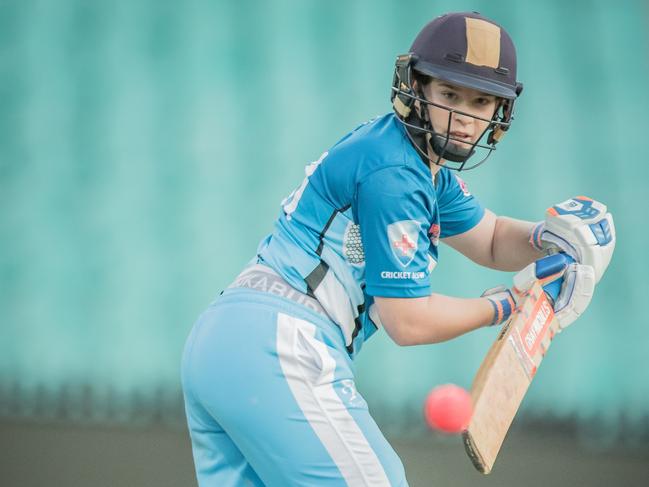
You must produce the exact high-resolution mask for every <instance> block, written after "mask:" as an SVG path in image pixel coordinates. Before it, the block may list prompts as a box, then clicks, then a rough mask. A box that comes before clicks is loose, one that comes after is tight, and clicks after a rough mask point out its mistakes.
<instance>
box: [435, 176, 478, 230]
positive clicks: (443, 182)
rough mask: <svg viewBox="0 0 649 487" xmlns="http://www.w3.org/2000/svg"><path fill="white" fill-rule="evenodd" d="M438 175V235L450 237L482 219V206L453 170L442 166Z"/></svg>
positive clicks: (469, 228)
mask: <svg viewBox="0 0 649 487" xmlns="http://www.w3.org/2000/svg"><path fill="white" fill-rule="evenodd" d="M438 177H439V180H438V186H437V201H438V206H439V220H440V227H441V233H440V237H441V238H445V237H452V236H453V235H458V234H460V233H464V232H466V231H468V230H471V229H472V228H473V227H475V226H476V225H477V224H478V223H479V222H480V220H482V217H483V216H484V207H483V206H482V205H481V204H480V202H479V201H478V199H477V198H476V197H475V196H473V195H472V194H471V192H470V191H469V188H468V186H467V184H466V183H465V182H464V181H463V180H462V178H460V176H458V175H457V174H455V172H453V171H451V170H449V169H446V168H442V169H441V170H440V171H439V173H438Z"/></svg>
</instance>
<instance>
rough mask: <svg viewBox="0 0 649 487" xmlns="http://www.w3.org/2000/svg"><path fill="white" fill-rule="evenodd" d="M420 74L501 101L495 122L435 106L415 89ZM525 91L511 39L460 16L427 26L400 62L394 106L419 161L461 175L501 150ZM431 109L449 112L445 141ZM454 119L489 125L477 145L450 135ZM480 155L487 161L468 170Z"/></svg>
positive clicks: (485, 22)
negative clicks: (457, 116) (498, 147)
mask: <svg viewBox="0 0 649 487" xmlns="http://www.w3.org/2000/svg"><path fill="white" fill-rule="evenodd" d="M476 25H477V27H479V28H476ZM485 27H486V29H485ZM485 31H487V33H488V34H490V35H488V34H484V32H485ZM476 53H478V54H476ZM501 63H502V64H501ZM415 73H417V74H421V75H424V76H427V77H432V78H436V79H439V80H442V81H446V82H448V83H449V84H451V85H455V86H460V87H466V88H471V89H475V90H477V91H480V92H483V93H486V94H489V95H493V96H496V97H497V99H498V100H499V103H498V105H497V107H496V110H495V111H494V114H493V116H492V117H491V119H484V118H481V117H478V116H475V115H472V114H470V113H466V112H461V111H459V110H454V109H451V108H449V107H447V106H444V105H441V104H438V103H434V102H432V101H429V100H427V99H426V97H425V95H424V93H423V90H422V87H421V85H418V86H417V87H415V83H414V81H415ZM522 90H523V85H522V84H521V83H518V82H516V54H515V51H514V46H513V43H512V41H511V39H510V38H509V36H508V35H507V33H506V32H505V31H504V30H502V29H501V28H500V27H499V26H497V25H496V24H494V23H492V22H491V21H489V20H487V19H485V18H484V17H482V16H481V15H479V14H476V13H455V14H447V15H444V16H441V17H438V18H437V19H435V20H433V21H432V22H430V23H429V24H428V25H426V26H425V27H424V29H423V30H422V31H421V32H420V33H419V35H418V36H417V39H415V42H414V44H413V45H412V47H411V49H410V52H409V53H408V54H403V55H401V56H398V57H397V60H396V64H395V70H394V78H393V82H392V93H391V100H392V104H393V108H394V111H395V113H396V115H397V119H398V120H399V122H400V123H401V124H403V125H404V128H405V129H406V134H407V135H408V138H409V139H410V141H411V143H412V144H413V146H414V147H415V149H417V151H418V152H419V153H420V155H421V156H422V157H423V158H424V159H425V160H428V161H429V162H431V163H434V164H442V162H443V161H445V162H444V165H445V166H446V167H448V168H450V169H454V170H458V171H462V170H468V169H473V168H475V167H477V166H479V165H480V164H482V163H483V162H485V161H486V160H487V158H488V157H489V156H490V155H491V153H492V152H493V151H494V150H495V149H496V144H497V143H498V142H499V141H500V139H501V138H502V137H503V135H504V134H505V132H506V131H507V130H508V129H509V127H510V125H511V121H512V119H513V116H512V115H513V108H514V101H515V100H516V98H517V97H518V95H520V93H521V92H522ZM429 106H433V107H436V108H439V109H442V110H446V111H448V123H447V126H446V132H445V135H444V134H439V133H437V132H436V131H435V130H434V128H433V126H432V123H431V120H430V117H429V113H428V107H429ZM454 114H460V115H463V116H467V117H471V118H473V119H475V120H480V121H482V122H487V127H486V129H485V130H484V131H483V133H482V134H480V136H479V137H478V138H477V139H476V141H475V142H473V143H468V142H467V141H465V140H462V139H458V138H455V137H453V136H451V135H450V134H451V122H452V120H453V116H454ZM485 135H486V136H487V137H486V141H485V142H482V140H483V138H484V137H485ZM429 148H430V149H432V155H431V151H429ZM476 149H478V150H479V151H480V152H481V153H482V154H483V156H482V157H479V158H478V160H477V162H475V163H473V164H467V161H468V159H469V158H470V157H471V156H473V155H474V154H475V153H476Z"/></svg>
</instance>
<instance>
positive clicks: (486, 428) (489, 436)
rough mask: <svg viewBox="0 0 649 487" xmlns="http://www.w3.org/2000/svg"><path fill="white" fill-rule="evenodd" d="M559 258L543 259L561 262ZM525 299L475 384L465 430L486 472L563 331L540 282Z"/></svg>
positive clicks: (466, 442)
mask: <svg viewBox="0 0 649 487" xmlns="http://www.w3.org/2000/svg"><path fill="white" fill-rule="evenodd" d="M559 255H560V254H557V256H559ZM561 255H563V254H561ZM557 256H551V257H546V258H545V259H541V261H543V260H546V259H554V261H557ZM558 258H559V259H561V257H558ZM541 261H539V262H541ZM537 269H538V266H537ZM555 288H556V286H555ZM520 303H521V304H520V306H519V309H518V311H516V312H515V314H514V316H513V318H512V319H511V320H510V321H509V322H508V323H507V324H506V325H505V326H504V327H503V329H502V330H501V332H500V334H499V335H498V337H497V338H496V341H495V342H494V343H493V345H492V346H491V348H490V349H489V351H488V352H487V355H486V356H485V358H484V360H483V361H482V364H481V365H480V368H479V369H478V372H477V373H476V376H475V378H474V380H473V384H472V386H471V399H472V401H473V416H472V418H471V422H470V423H469V426H468V428H467V429H466V430H465V431H464V432H463V438H464V446H465V448H466V452H467V454H468V455H469V458H471V460H472V461H473V465H474V466H475V468H476V469H478V470H479V471H480V472H482V473H484V474H488V473H489V472H491V469H492V468H493V465H494V462H495V461H496V457H497V456H498V452H499V451H500V447H501V446H502V444H503V440H504V439H505V436H506V435H507V431H508V430H509V426H510V425H511V424H512V421H513V419H514V416H515V415H516V412H517V411H518V408H519V406H520V404H521V402H522V401H523V397H524V396H525V393H526V392H527V388H528V387H529V385H530V383H531V382H532V379H534V375H535V374H536V371H537V369H538V367H539V366H540V365H541V362H542V361H543V357H544V356H545V354H546V352H547V351H548V348H549V347H550V343H551V342H552V339H553V338H554V336H555V334H556V333H557V331H558V329H559V323H558V320H557V319H556V318H555V316H554V311H553V307H552V304H551V302H550V300H549V299H548V297H547V295H546V292H545V291H544V290H543V288H542V287H541V283H540V282H539V281H536V282H535V283H534V285H533V286H532V288H531V289H530V290H529V293H528V294H527V295H525V296H524V297H523V299H522V301H521V302H520Z"/></svg>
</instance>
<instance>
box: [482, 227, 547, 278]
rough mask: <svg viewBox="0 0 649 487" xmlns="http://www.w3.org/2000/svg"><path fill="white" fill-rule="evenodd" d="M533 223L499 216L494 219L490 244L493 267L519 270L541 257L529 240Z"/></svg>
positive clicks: (504, 269)
mask: <svg viewBox="0 0 649 487" xmlns="http://www.w3.org/2000/svg"><path fill="white" fill-rule="evenodd" d="M533 226H534V223H532V222H527V221H523V220H516V219H514V218H509V217H506V216H499V217H498V218H497V220H496V225H495V228H494V235H493V240H492V245H491V254H492V258H493V264H494V266H493V267H494V268H495V269H498V270H501V271H510V272H514V271H519V270H521V269H522V268H523V267H525V266H526V265H528V264H530V263H532V262H534V261H535V260H537V259H540V258H541V257H543V255H544V254H543V253H542V252H539V251H538V250H535V249H534V248H533V247H532V246H531V245H530V242H529V239H530V231H531V229H532V227H533Z"/></svg>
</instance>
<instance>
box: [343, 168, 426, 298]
mask: <svg viewBox="0 0 649 487" xmlns="http://www.w3.org/2000/svg"><path fill="white" fill-rule="evenodd" d="M426 183H427V182H426V181H423V180H422V177H421V176H420V175H419V174H417V173H415V172H413V171H412V170H410V169H408V168H407V167H405V166H398V167H389V168H384V169H381V170H379V171H376V172H374V173H372V174H371V175H369V176H368V177H367V178H365V179H364V180H363V181H362V182H361V183H360V184H359V186H358V192H357V199H356V208H355V214H356V216H357V218H358V223H359V226H360V231H361V240H362V242H363V250H364V252H365V282H366V288H365V291H366V293H367V294H369V295H371V296H381V297H421V296H428V295H430V293H431V289H430V279H429V270H428V267H429V265H428V263H429V257H428V249H429V246H430V242H429V240H428V235H427V231H428V228H429V227H430V222H431V219H432V218H431V209H432V208H433V207H434V205H433V203H434V200H433V201H431V193H432V182H431V183H430V186H429V187H428V188H426ZM432 197H433V198H434V194H433V196H432Z"/></svg>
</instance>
